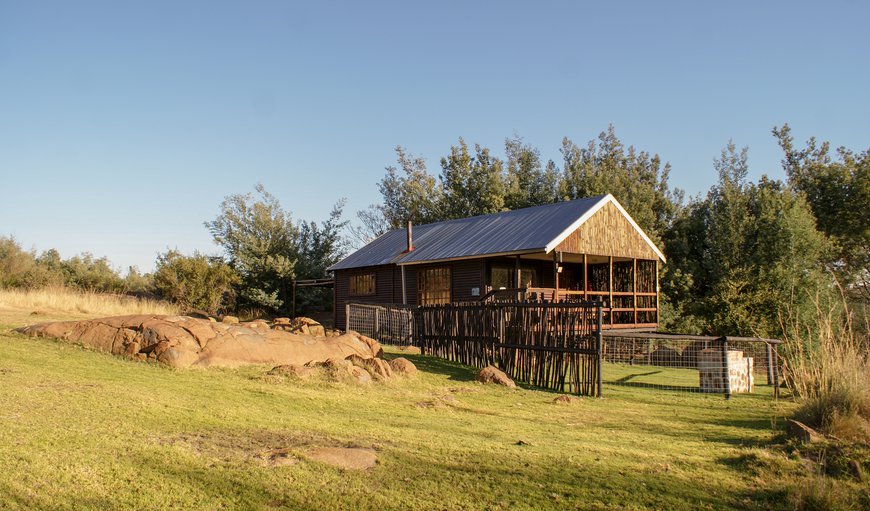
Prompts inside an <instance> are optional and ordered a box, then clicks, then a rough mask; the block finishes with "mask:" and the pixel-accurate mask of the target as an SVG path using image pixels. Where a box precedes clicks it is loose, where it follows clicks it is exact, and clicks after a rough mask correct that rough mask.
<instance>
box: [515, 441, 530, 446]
mask: <svg viewBox="0 0 870 511" xmlns="http://www.w3.org/2000/svg"><path fill="white" fill-rule="evenodd" d="M516 445H532V444H530V443H529V442H526V441H525V440H517V443H516Z"/></svg>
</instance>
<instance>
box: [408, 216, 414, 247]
mask: <svg viewBox="0 0 870 511" xmlns="http://www.w3.org/2000/svg"><path fill="white" fill-rule="evenodd" d="M411 228H412V225H411V221H410V220H408V252H410V251H412V250H414V237H413V236H412V234H411Z"/></svg>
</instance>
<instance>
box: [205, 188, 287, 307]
mask: <svg viewBox="0 0 870 511" xmlns="http://www.w3.org/2000/svg"><path fill="white" fill-rule="evenodd" d="M256 192H257V196H254V195H253V194H251V193H248V194H244V195H242V194H237V195H230V196H228V197H226V198H225V199H224V201H223V203H222V204H221V212H220V214H219V215H218V216H217V218H215V219H214V220H213V221H211V222H206V223H205V226H206V227H207V228H208V230H209V231H210V232H211V234H212V236H213V237H214V241H215V243H217V244H218V245H220V246H221V247H223V249H224V251H225V253H226V255H227V258H228V260H229V264H230V266H231V267H232V268H233V269H234V270H235V271H236V273H238V275H239V277H240V279H241V282H240V293H239V298H240V299H241V300H240V301H242V302H243V303H244V304H246V305H251V306H254V307H257V308H261V309H264V310H268V311H273V312H277V311H279V310H281V309H282V307H284V306H285V304H288V298H289V293H290V291H291V289H290V286H289V283H290V281H292V280H293V279H294V278H295V273H294V268H295V265H296V260H297V258H298V249H297V239H298V236H299V230H298V228H297V227H296V226H295V225H294V224H293V221H292V218H291V215H290V213H289V212H285V211H284V209H283V208H282V207H281V204H280V203H279V202H278V199H276V198H275V197H274V196H273V195H271V194H270V193H269V192H267V191H266V189H265V188H264V187H263V185H261V184H258V185H257V186H256Z"/></svg>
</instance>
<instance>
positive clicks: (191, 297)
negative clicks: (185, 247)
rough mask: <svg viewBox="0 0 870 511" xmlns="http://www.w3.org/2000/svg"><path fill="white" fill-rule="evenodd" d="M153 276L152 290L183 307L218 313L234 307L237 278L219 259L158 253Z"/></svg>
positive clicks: (174, 252) (195, 255)
mask: <svg viewBox="0 0 870 511" xmlns="http://www.w3.org/2000/svg"><path fill="white" fill-rule="evenodd" d="M153 278H154V289H155V290H156V291H157V292H158V293H160V295H161V296H163V298H165V299H167V300H170V301H172V302H175V303H177V304H179V305H181V306H182V307H186V308H188V309H190V308H193V309H201V310H206V311H209V312H218V311H220V310H226V309H230V308H232V307H234V306H235V295H234V294H233V286H234V285H235V284H238V283H239V277H238V275H237V274H236V272H235V271H233V269H232V268H230V267H229V266H228V265H227V264H226V263H224V262H223V260H221V259H220V258H217V257H208V256H206V255H203V254H200V253H194V255H192V256H185V255H182V254H181V253H179V252H178V251H177V250H169V251H167V252H166V253H165V254H160V255H158V256H157V269H156V270H155V271H154V277H153Z"/></svg>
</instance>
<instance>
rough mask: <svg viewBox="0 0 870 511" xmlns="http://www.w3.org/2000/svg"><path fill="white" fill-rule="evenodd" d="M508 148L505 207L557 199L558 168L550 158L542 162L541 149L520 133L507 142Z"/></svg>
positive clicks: (505, 150)
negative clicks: (524, 139)
mask: <svg viewBox="0 0 870 511" xmlns="http://www.w3.org/2000/svg"><path fill="white" fill-rule="evenodd" d="M504 146H505V147H504V152H505V157H506V158H505V159H506V163H505V172H506V174H505V180H506V183H505V187H506V191H505V197H504V206H505V209H508V210H514V209H520V208H528V207H532V206H540V205H541V204H548V203H551V202H556V201H557V200H558V196H557V190H558V186H559V171H558V170H557V169H556V164H555V163H553V162H552V161H548V162H547V165H546V168H542V166H541V153H540V151H538V149H536V148H534V147H532V146H530V145H528V144H525V143H524V142H523V139H522V138H520V137H519V136H516V137H514V138H509V139H506V140H505V143H504Z"/></svg>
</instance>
